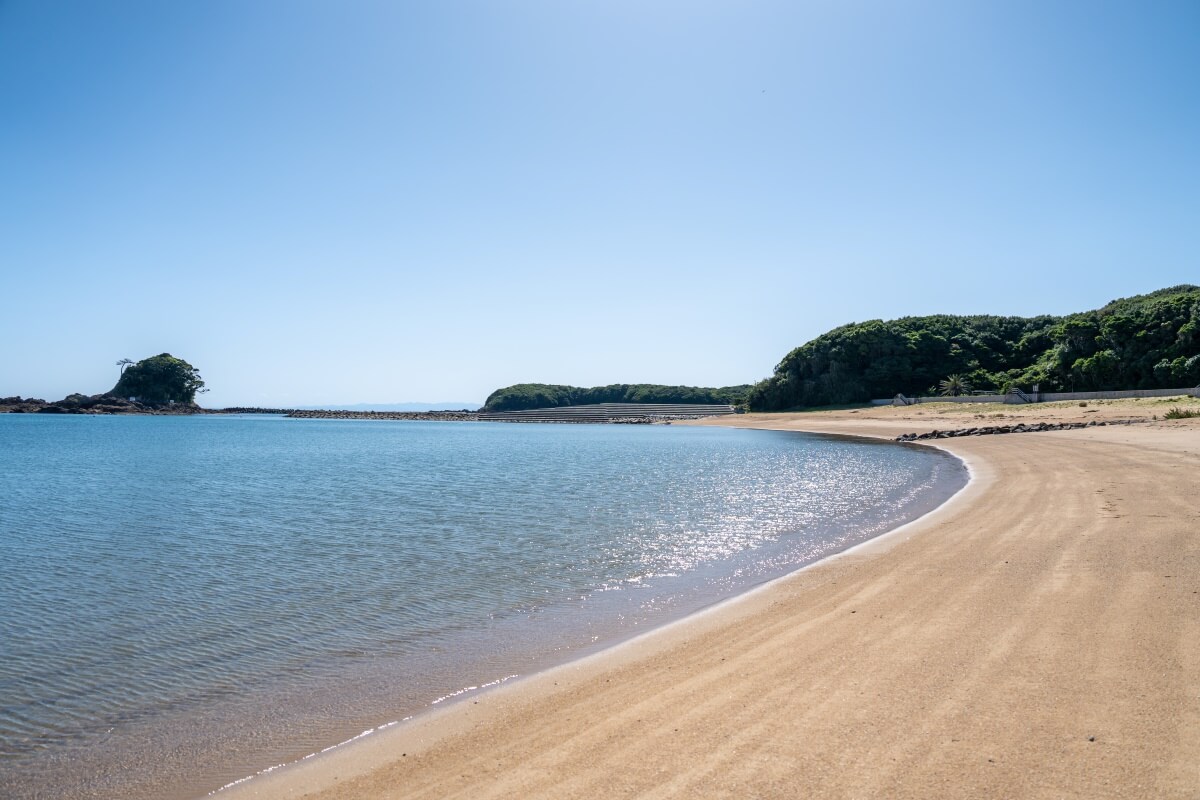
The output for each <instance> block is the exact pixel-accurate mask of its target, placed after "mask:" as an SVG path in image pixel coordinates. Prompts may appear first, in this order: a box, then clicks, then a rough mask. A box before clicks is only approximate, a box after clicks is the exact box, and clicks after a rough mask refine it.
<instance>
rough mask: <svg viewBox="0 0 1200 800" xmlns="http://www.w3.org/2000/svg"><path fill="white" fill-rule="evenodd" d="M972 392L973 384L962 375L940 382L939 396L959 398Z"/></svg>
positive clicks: (948, 377) (949, 377) (951, 376)
mask: <svg viewBox="0 0 1200 800" xmlns="http://www.w3.org/2000/svg"><path fill="white" fill-rule="evenodd" d="M970 391H971V384H970V382H968V381H967V379H966V378H964V377H963V376H962V375H950V376H947V377H946V378H944V379H942V380H940V381H938V394H940V395H941V396H942V397H958V396H959V395H964V394H968V393H969V392H970Z"/></svg>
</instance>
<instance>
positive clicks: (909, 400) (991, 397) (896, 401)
mask: <svg viewBox="0 0 1200 800" xmlns="http://www.w3.org/2000/svg"><path fill="white" fill-rule="evenodd" d="M1186 395H1191V396H1192V397H1200V386H1196V387H1194V388H1191V389H1126V390H1123V391H1115V392H1029V393H1026V392H1022V391H1021V390H1020V389H1014V390H1013V391H1011V392H1009V393H1008V394H965V395H959V396H958V397H905V396H904V395H902V394H898V395H896V396H895V397H893V398H891V399H890V400H872V401H871V405H873V406H910V405H914V404H916V403H1012V404H1019V403H1053V402H1055V401H1057V400H1121V399H1124V398H1129V397H1181V396H1186Z"/></svg>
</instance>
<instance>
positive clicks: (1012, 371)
mask: <svg viewBox="0 0 1200 800" xmlns="http://www.w3.org/2000/svg"><path fill="white" fill-rule="evenodd" d="M950 376H954V377H955V378H956V379H958V381H961V382H962V384H963V385H966V386H969V387H973V388H974V389H977V390H990V391H997V392H1004V391H1007V390H1008V389H1009V388H1010V387H1012V386H1019V387H1021V388H1023V389H1029V388H1030V387H1031V386H1032V385H1033V384H1035V383H1036V384H1040V387H1041V389H1042V391H1077V392H1083V391H1105V390H1113V389H1173V388H1177V387H1178V388H1183V387H1188V386H1195V385H1196V384H1197V383H1200V287H1196V286H1191V285H1183V286H1175V287H1172V288H1169V289H1161V290H1159V291H1157V292H1151V293H1150V294H1145V295H1139V296H1137V297H1129V298H1122V299H1119V300H1114V301H1112V302H1111V303H1109V304H1108V305H1106V306H1104V307H1103V308H1100V309H1096V310H1094V311H1084V312H1080V313H1077V314H1071V315H1069V316H1066V317H1052V316H1039V317H992V316H951V315H943V314H939V315H934V316H927V317H904V318H901V319H896V320H888V321H884V320H870V321H867V322H857V323H851V324H849V325H843V326H841V327H839V328H835V329H833V330H831V331H829V332H828V333H824V334H822V335H820V336H818V337H817V338H815V339H813V340H812V341H810V342H808V343H806V344H804V345H801V346H800V347H797V348H796V349H795V350H793V351H791V352H790V353H788V354H787V355H786V356H784V358H783V360H782V361H780V362H779V365H778V366H776V367H775V373H774V375H772V376H771V377H770V378H767V379H766V380H764V381H761V382H759V383H757V384H755V385H754V387H753V388H752V389H751V390H750V393H749V398H748V403H749V406H750V408H751V410H754V411H779V410H783V409H789V408H801V407H810V406H824V405H834V404H842V403H860V402H865V401H867V400H870V399H872V398H882V397H891V396H893V395H894V394H896V393H897V392H902V393H904V394H907V395H921V394H927V393H928V394H936V393H937V389H936V387H937V386H939V385H940V384H941V382H943V381H946V380H948V378H949V377H950Z"/></svg>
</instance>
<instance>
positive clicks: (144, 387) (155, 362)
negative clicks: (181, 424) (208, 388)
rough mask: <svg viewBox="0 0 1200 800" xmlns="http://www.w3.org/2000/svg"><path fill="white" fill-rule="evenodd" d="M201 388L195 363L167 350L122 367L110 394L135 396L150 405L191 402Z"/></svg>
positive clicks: (202, 383)
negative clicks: (119, 377)
mask: <svg viewBox="0 0 1200 800" xmlns="http://www.w3.org/2000/svg"><path fill="white" fill-rule="evenodd" d="M201 391H204V381H203V380H202V379H201V378H200V372H199V371H198V370H197V369H196V368H195V367H193V366H192V365H191V364H189V363H188V362H186V361H184V360H183V359H182V358H176V357H175V356H173V355H171V354H170V353H161V354H159V355H157V356H152V357H150V358H145V359H142V360H141V361H139V362H137V363H136V364H133V365H132V366H128V367H125V369H124V370H123V371H122V372H121V379H120V380H119V381H117V385H116V386H114V387H113V388H112V391H110V392H109V394H112V395H116V396H117V397H136V398H137V399H138V400H139V401H140V402H142V403H146V404H149V405H166V404H168V403H194V402H195V401H196V393H197V392H201Z"/></svg>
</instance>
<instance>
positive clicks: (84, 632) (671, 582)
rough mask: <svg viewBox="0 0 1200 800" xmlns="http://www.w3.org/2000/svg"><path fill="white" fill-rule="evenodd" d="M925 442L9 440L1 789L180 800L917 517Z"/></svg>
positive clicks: (666, 433) (2, 469) (54, 428)
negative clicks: (920, 444)
mask: <svg viewBox="0 0 1200 800" xmlns="http://www.w3.org/2000/svg"><path fill="white" fill-rule="evenodd" d="M965 479H966V475H965V471H964V469H963V468H962V466H961V465H960V464H959V462H957V461H956V460H954V459H952V458H950V457H949V456H946V455H944V454H941V453H939V452H936V451H932V450H928V449H925V448H917V447H910V446H899V445H893V444H888V443H877V442H867V441H857V440H847V439H835V438H829V437H814V436H806V435H803V434H795V433H783V432H769V431H744V430H728V429H719V428H689V427H680V426H669V427H668V426H587V425H506V424H502V423H492V424H488V423H419V422H359V421H341V420H288V419H283V418H278V417H213V416H205V417H183V418H173V417H57V416H55V417H43V416H23V415H2V416H0V786H3V787H4V792H3V793H4V796H6V797H14V798H19V797H112V796H122V797H133V798H137V797H171V796H179V797H188V796H198V795H203V794H204V793H206V792H208V791H210V790H212V789H215V788H217V787H219V786H221V785H224V784H226V783H228V782H230V781H232V780H236V779H238V778H241V777H243V776H245V775H248V774H252V773H254V772H256V771H258V770H261V769H263V768H264V767H267V766H270V765H273V764H277V763H281V762H286V761H290V760H294V759H296V758H298V757H302V756H304V755H306V754H308V753H311V752H313V751H315V750H319V749H321V748H323V747H326V746H328V745H330V744H333V743H335V742H338V741H342V740H344V739H346V738H349V737H350V736H352V735H354V734H356V733H358V732H360V731H362V730H363V729H365V728H371V727H374V726H377V725H379V724H381V723H387V722H391V721H393V720H396V719H400V718H402V717H404V716H406V715H410V714H412V713H416V712H419V711H420V710H422V709H425V708H428V707H429V705H430V703H432V702H434V701H436V700H437V699H438V698H442V697H446V696H451V695H454V694H455V693H456V692H458V691H459V690H461V689H463V688H464V687H468V686H475V685H480V684H483V683H486V682H490V681H495V680H499V679H503V678H506V677H507V676H511V675H516V674H527V673H528V672H530V671H532V670H536V669H538V668H542V667H544V666H547V665H549V664H552V663H556V662H561V661H562V660H565V659H566V658H569V657H572V656H573V655H575V654H579V653H583V652H587V651H589V650H593V649H596V648H598V647H601V646H604V645H607V644H610V643H612V642H615V641H617V640H619V639H621V638H624V637H627V636H629V635H632V634H633V633H637V632H639V631H641V630H644V629H646V628H648V627H652V626H653V625H656V624H661V623H663V622H665V621H667V620H670V619H673V618H677V617H679V616H681V615H683V614H685V613H688V612H690V611H694V610H696V609H698V608H701V607H703V606H705V605H708V604H711V603H713V602H715V601H717V600H719V599H721V598H723V597H727V596H730V595H732V594H735V593H737V592H739V591H742V590H744V589H745V588H748V587H749V586H752V585H755V584H757V583H761V582H762V581H764V580H767V579H769V578H772V577H776V576H778V575H781V574H783V573H785V572H788V571H791V570H792V569H795V568H797V567H799V566H802V565H803V564H805V563H810V562H811V561H813V560H816V559H817V558H820V557H822V556H823V555H827V554H829V553H831V552H835V551H837V550H840V549H844V548H845V547H847V546H850V545H852V544H855V543H857V542H860V541H863V540H864V539H866V538H869V537H870V536H872V535H875V534H877V533H879V532H882V531H883V530H886V529H889V528H891V527H894V526H895V525H897V524H900V523H902V522H904V521H906V520H908V519H912V518H914V517H915V516H918V515H919V514H921V513H924V512H925V511H927V510H929V509H930V508H932V507H934V506H936V505H937V504H938V503H940V502H942V501H943V500H944V499H946V498H947V497H949V496H950V495H951V494H952V493H953V492H954V491H956V490H957V489H958V488H959V487H960V486H961V485H962V484H963V483H964V482H965Z"/></svg>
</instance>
